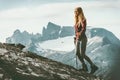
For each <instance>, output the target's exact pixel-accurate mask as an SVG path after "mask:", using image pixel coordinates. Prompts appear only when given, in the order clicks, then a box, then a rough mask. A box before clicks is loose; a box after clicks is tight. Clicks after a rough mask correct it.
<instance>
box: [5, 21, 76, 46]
mask: <svg viewBox="0 0 120 80" xmlns="http://www.w3.org/2000/svg"><path fill="white" fill-rule="evenodd" d="M72 35H74V31H73V27H71V26H63V27H62V26H59V25H57V24H54V23H52V22H49V23H48V25H47V27H43V30H42V34H40V33H37V34H30V33H28V32H27V31H24V32H21V31H20V30H18V29H17V30H15V31H14V33H13V35H12V36H11V37H8V38H6V42H7V43H21V44H23V45H29V44H31V43H36V42H40V41H46V40H52V39H57V38H59V37H66V36H72Z"/></svg>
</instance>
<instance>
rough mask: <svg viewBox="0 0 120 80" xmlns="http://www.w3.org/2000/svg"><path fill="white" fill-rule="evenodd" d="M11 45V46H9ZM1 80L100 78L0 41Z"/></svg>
mask: <svg viewBox="0 0 120 80" xmlns="http://www.w3.org/2000/svg"><path fill="white" fill-rule="evenodd" d="M10 46H11V47H10ZM0 79H2V80H6V79H7V80H100V78H99V77H96V76H94V75H91V74H89V73H86V72H80V71H78V70H76V69H75V68H73V67H71V66H68V65H65V64H62V63H60V62H56V61H53V60H51V59H47V58H44V57H41V56H38V55H36V54H35V53H31V52H29V51H22V50H21V47H20V48H19V47H16V46H15V45H8V44H3V43H0Z"/></svg>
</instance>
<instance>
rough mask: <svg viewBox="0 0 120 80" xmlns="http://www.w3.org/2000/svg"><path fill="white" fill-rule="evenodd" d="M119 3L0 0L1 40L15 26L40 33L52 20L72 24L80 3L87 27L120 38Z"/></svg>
mask: <svg viewBox="0 0 120 80" xmlns="http://www.w3.org/2000/svg"><path fill="white" fill-rule="evenodd" d="M119 4H120V1H119V0H84V1H82V0H81V1H80V0H52V1H51V0H0V42H5V39H6V37H9V36H11V35H12V34H13V32H14V31H15V30H16V29H20V30H21V31H24V30H26V31H28V32H29V33H34V34H35V33H41V31H42V28H43V26H46V25H47V23H48V22H49V21H50V22H53V23H55V24H58V25H61V26H73V25H74V8H75V7H77V6H81V7H82V8H83V10H84V13H85V16H86V18H87V23H88V24H87V25H88V26H93V27H103V28H106V29H108V30H110V31H112V32H113V33H114V34H115V35H116V36H117V37H118V38H119V39H120V35H119V34H120V31H119V30H120V27H119V25H120V15H119V14H120V6H119Z"/></svg>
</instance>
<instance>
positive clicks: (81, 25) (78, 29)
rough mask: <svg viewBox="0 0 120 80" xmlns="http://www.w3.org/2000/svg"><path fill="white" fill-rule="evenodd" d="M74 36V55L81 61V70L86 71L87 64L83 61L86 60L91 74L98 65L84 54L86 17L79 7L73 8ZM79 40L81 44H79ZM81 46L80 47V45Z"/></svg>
mask: <svg viewBox="0 0 120 80" xmlns="http://www.w3.org/2000/svg"><path fill="white" fill-rule="evenodd" d="M74 27H75V36H76V37H75V38H74V43H75V45H76V55H77V56H78V58H79V60H80V61H81V63H82V69H80V70H82V71H88V68H87V65H86V64H85V61H84V59H85V60H86V61H88V62H89V64H90V65H91V72H90V73H91V74H93V73H94V72H95V71H96V70H97V69H98V67H97V66H96V65H95V64H94V63H93V62H92V61H91V60H90V58H89V57H88V56H87V55H86V54H85V51H86V45H87V37H86V34H85V31H86V18H85V16H84V13H83V10H82V8H81V7H77V8H75V26H74ZM80 42H81V44H80ZM80 46H81V47H80Z"/></svg>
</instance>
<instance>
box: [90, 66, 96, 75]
mask: <svg viewBox="0 0 120 80" xmlns="http://www.w3.org/2000/svg"><path fill="white" fill-rule="evenodd" d="M97 70H98V67H97V66H96V65H92V66H91V72H90V74H94V73H95V71H97Z"/></svg>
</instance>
